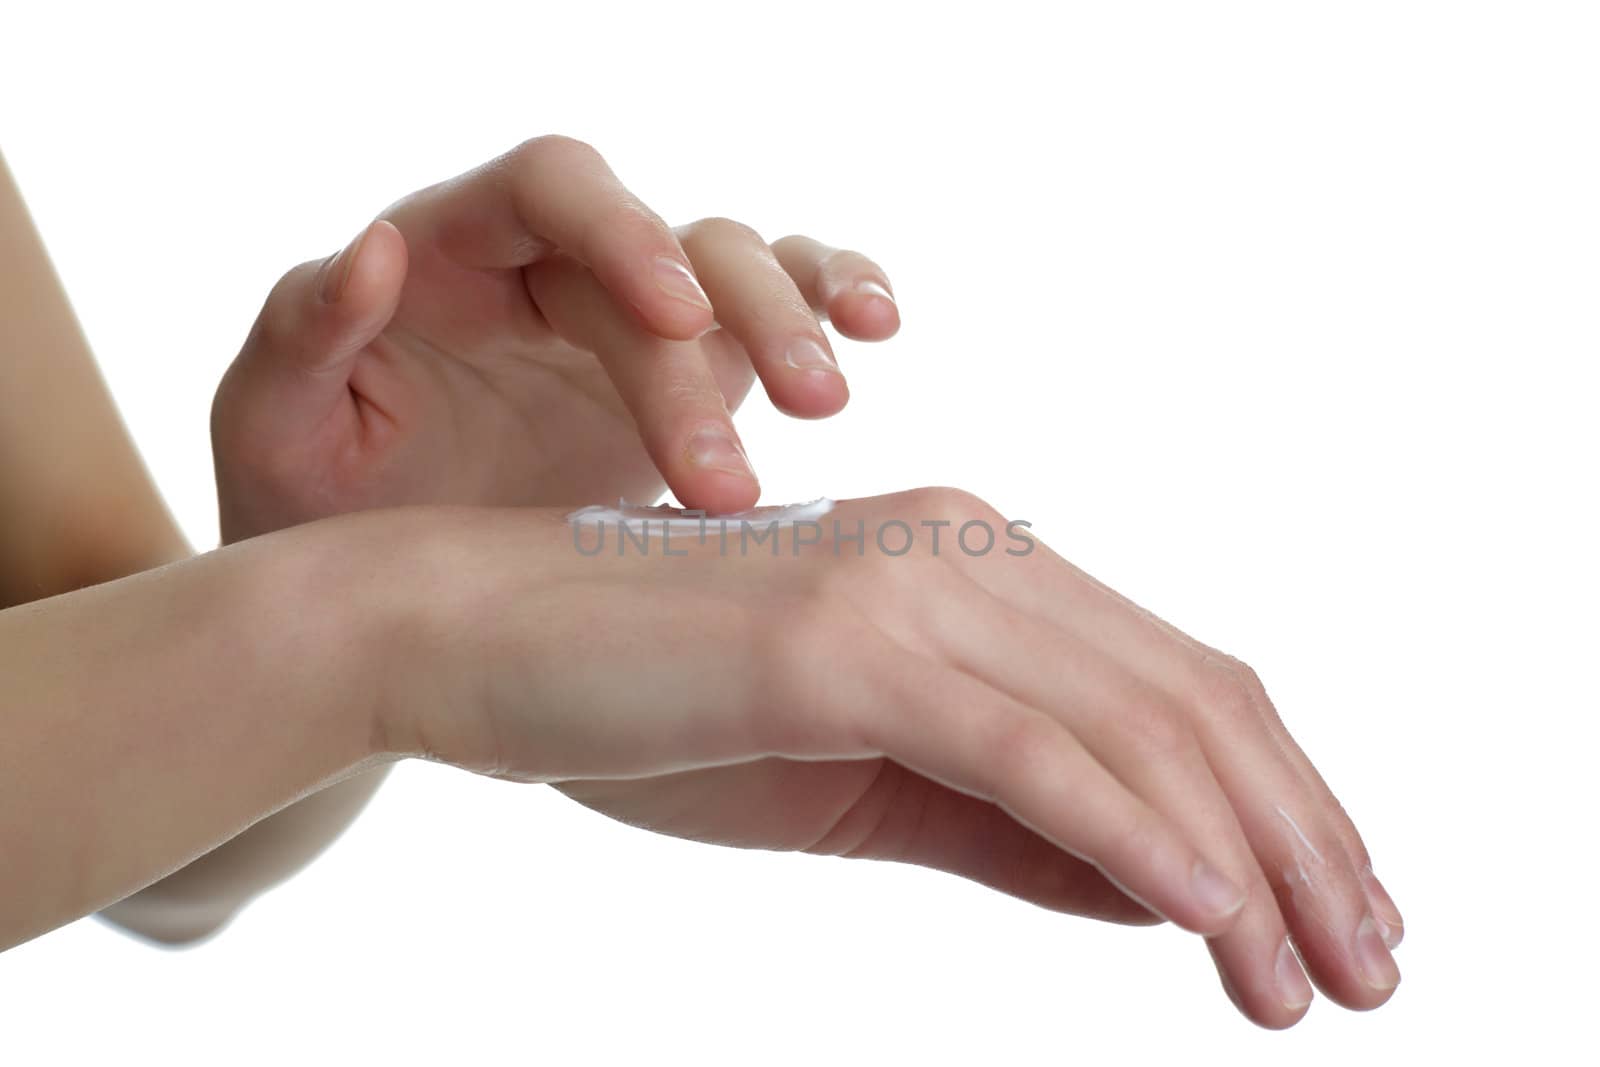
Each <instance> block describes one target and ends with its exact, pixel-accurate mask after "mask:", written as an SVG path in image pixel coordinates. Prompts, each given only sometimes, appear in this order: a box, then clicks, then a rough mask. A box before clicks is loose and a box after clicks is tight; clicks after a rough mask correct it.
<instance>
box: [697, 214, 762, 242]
mask: <svg viewBox="0 0 1600 1067" xmlns="http://www.w3.org/2000/svg"><path fill="white" fill-rule="evenodd" d="M689 232H690V235H691V237H693V238H698V239H700V240H711V241H716V242H722V243H740V244H759V245H763V246H764V245H766V241H764V240H763V239H762V237H761V234H759V233H757V232H756V229H755V227H753V226H751V225H749V224H748V223H744V222H740V221H738V220H737V219H730V218H726V217H724V216H721V215H712V216H710V217H708V218H703V219H699V220H698V221H696V222H693V223H691V224H690V225H689Z"/></svg>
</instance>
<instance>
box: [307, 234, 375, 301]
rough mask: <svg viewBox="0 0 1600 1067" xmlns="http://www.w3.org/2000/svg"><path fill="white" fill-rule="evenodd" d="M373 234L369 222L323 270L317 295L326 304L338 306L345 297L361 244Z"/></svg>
mask: <svg viewBox="0 0 1600 1067" xmlns="http://www.w3.org/2000/svg"><path fill="white" fill-rule="evenodd" d="M371 232H372V224H371V223H370V222H369V223H367V225H366V226H364V227H362V229H361V232H360V233H358V234H356V235H355V237H354V238H352V239H351V241H350V243H349V244H347V245H345V246H344V247H343V248H341V249H339V252H338V254H337V255H335V256H334V257H333V259H332V261H331V262H329V263H328V265H327V266H326V267H324V268H322V285H321V287H320V288H319V291H318V293H317V295H318V296H320V297H321V298H322V302H323V303H324V304H336V303H338V302H339V298H340V297H341V296H343V295H344V287H345V285H346V284H347V283H348V282H349V281H350V268H351V267H352V266H354V265H355V261H356V256H358V255H360V254H361V243H362V242H363V241H365V240H366V239H367V234H368V233H371Z"/></svg>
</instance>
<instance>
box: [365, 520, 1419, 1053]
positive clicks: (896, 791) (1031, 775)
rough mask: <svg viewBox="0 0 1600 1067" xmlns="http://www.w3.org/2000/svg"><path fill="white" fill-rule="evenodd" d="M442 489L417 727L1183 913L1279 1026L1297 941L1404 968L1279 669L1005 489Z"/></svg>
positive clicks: (698, 819) (1044, 885)
mask: <svg viewBox="0 0 1600 1067" xmlns="http://www.w3.org/2000/svg"><path fill="white" fill-rule="evenodd" d="M424 514H427V515H429V516H431V517H429V518H428V519H427V520H426V521H427V524H428V527H429V529H430V530H432V531H433V532H432V533H429V534H428V535H427V537H426V538H425V540H426V541H428V542H431V543H432V545H433V546H434V547H432V548H430V549H428V550H426V551H425V552H424V553H423V559H424V562H423V563H422V564H421V565H420V566H413V567H411V568H409V569H408V570H407V572H406V575H407V578H406V580H407V581H408V583H409V585H410V589H409V592H410V593H411V595H412V596H413V597H414V598H416V600H417V601H418V603H419V604H423V605H425V608H424V610H425V612H426V616H427V617H426V620H425V621H423V622H422V623H420V624H419V625H417V626H416V627H415V628H414V629H413V630H412V631H411V635H410V637H409V639H408V643H405V644H402V645H401V646H400V647H397V648H396V649H395V652H394V655H395V663H396V667H395V668H394V674H393V677H392V678H391V680H390V686H389V689H388V692H389V693H390V694H391V695H392V698H391V700H390V702H389V706H390V707H391V713H390V715H389V717H388V719H387V723H386V726H385V729H384V733H385V736H386V737H388V738H389V739H390V743H391V744H392V746H393V747H394V748H395V750H396V751H397V752H400V753H402V754H412V755H425V756H428V757H430V758H433V759H438V760H442V761H445V762H449V763H452V764H456V765H458V766H463V767H467V768H469V769H472V770H475V771H479V772H481V773H485V774H490V775H494V776H497V777H502V778H509V779H515V780H522V781H542V782H550V783H554V784H556V785H557V786H558V787H559V788H561V789H562V790H564V791H565V792H567V793H568V794H569V795H571V796H573V797H574V798H576V799H578V800H580V801H581V802H583V803H585V804H587V805H589V806H591V807H594V808H596V809H597V810H600V811H602V812H605V813H607V814H609V815H612V816H614V817H616V818H618V819H621V820H624V821H626V822H629V823H633V824H636V825H639V826H643V827H647V828H649V829H653V830H657V831H660V832H664V833H670V834H675V835H679V836H684V837H691V838H696V839H701V840H706V841H712V842H718V843H723V844H732V845H740V846H746V847H759V848H774V849H800V850H808V851H814V852H827V853H834V854H842V855H849V856H860V857H868V858H881V859H894V860H901V861H906V862H911V863H919V864H925V865H928V866H932V867H938V868H942V869H944V870H947V871H951V872H954V873H957V874H960V875H963V876H965V877H969V878H973V879H976V880H978V881H980V882H983V883H986V884H988V885H991V886H994V887H996V888H998V889H1001V890H1004V891H1006V892H1009V893H1013V894H1016V895H1018V896H1021V897H1024V898H1026V899H1029V900H1032V901H1034V902H1036V903H1038V904H1041V905H1043V906H1045V907H1049V908H1055V909H1059V910H1063V911H1069V912H1075V913H1081V914H1087V915H1093V916H1097V917H1101V918H1107V919H1111V920H1115V921H1126V922H1145V921H1151V920H1152V918H1153V917H1161V918H1166V919H1170V920H1172V921H1173V922H1175V923H1177V924H1178V925H1180V926H1182V927H1184V928H1186V929H1189V930H1194V931H1197V932H1200V933H1202V934H1205V935H1207V938H1208V945H1209V947H1210V949H1211V952H1212V954H1213V956H1214V958H1215V961H1216V963H1217V966H1218V969H1219V971H1220V973H1221V975H1222V979H1223V984H1224V986H1225V988H1226V989H1227V990H1228V992H1229V994H1230V996H1231V997H1232V998H1233V999H1234V1001H1235V1003H1236V1004H1238V1006H1239V1007H1240V1009H1241V1010H1242V1011H1243V1012H1244V1013H1245V1014H1246V1015H1247V1016H1248V1017H1249V1018H1251V1019H1252V1020H1254V1021H1256V1022H1257V1023H1259V1024H1261V1025H1264V1026H1270V1027H1281V1026H1287V1025H1290V1024H1292V1023H1293V1022H1295V1021H1296V1020H1297V1019H1298V1018H1299V1017H1300V1016H1301V1015H1302V1014H1303V1013H1304V1011H1305V1009H1306V1005H1307V1004H1308V1003H1309V1001H1310V1000H1311V988H1310V986H1309V985H1308V984H1307V982H1306V978H1305V972H1304V971H1303V970H1302V968H1301V965H1300V963H1299V962H1297V960H1296V955H1295V953H1294V951H1292V950H1291V948H1290V943H1289V940H1288V938H1289V937H1292V938H1293V942H1294V944H1295V946H1296V947H1297V948H1298V949H1299V955H1300V957H1301V958H1303V959H1304V961H1305V965H1306V968H1307V969H1309V971H1310V973H1311V975H1312V977H1313V978H1315V979H1316V981H1317V984H1318V985H1319V986H1320V987H1321V988H1322V989H1323V990H1324V991H1325V992H1326V993H1327V995H1328V996H1330V997H1331V998H1332V999H1333V1000H1335V1001H1337V1002H1339V1003H1340V1004H1343V1005H1346V1006H1348V1007H1352V1008H1361V1009H1364V1008H1372V1007H1375V1006H1377V1005H1378V1004H1381V1003H1383V1002H1384V1001H1385V1000H1387V999H1388V997H1389V996H1390V993H1391V991H1392V990H1393V988H1394V986H1395V985H1396V983H1397V982H1398V980H1399V974H1398V971H1397V970H1396V968H1395V964H1394V961H1393V958H1392V956H1391V955H1390V953H1389V950H1388V948H1387V947H1386V946H1385V941H1387V942H1388V943H1389V944H1390V945H1393V944H1395V943H1398V941H1399V938H1400V932H1401V926H1400V918H1399V915H1398V914H1397V913H1396V911H1395V909H1394V905H1393V903H1392V902H1391V901H1390V900H1389V898H1388V897H1387V895H1386V894H1385V893H1384V892H1383V890H1382V888H1381V887H1380V886H1379V885H1378V883H1377V881H1376V880H1375V879H1374V878H1373V877H1372V875H1371V871H1370V866H1369V859H1368V856H1367V853H1366V849H1365V847H1364V846H1363V845H1362V843H1361V838H1360V836H1359V835H1358V834H1357V832H1356V829H1355V827H1354V826H1353V825H1352V824H1351V822H1350V820H1349V818H1348V817H1347V816H1346V815H1345V813H1344V812H1343V810H1342V809H1341V808H1340V806H1339V804H1338V803H1337V801H1336V800H1335V799H1334V798H1333V795H1332V794H1331V793H1330V792H1329V791H1328V788H1327V787H1326V786H1325V785H1324V784H1323V782H1322V779H1321V778H1320V777H1319V776H1318V774H1317V772H1316V770H1315V768H1313V766H1312V765H1311V763H1310V761H1309V760H1308V759H1307V758H1306V757H1305V755H1304V753H1302V752H1301V751H1300V749H1299V748H1298V747H1297V746H1296V745H1295V743H1294V741H1293V740H1292V739H1291V738H1290V736H1289V734H1288V733H1287V731H1286V730H1285V729H1284V727H1283V724H1282V723H1281V722H1280V720H1279V719H1278V716H1277V714H1276V712H1275V711H1274V710H1273V707H1272V704H1271V702H1270V701H1269V700H1268V699H1267V696H1266V694H1265V692H1264V691H1263V690H1262V688H1261V685H1260V683H1259V681H1257V679H1256V677H1255V675H1254V674H1253V673H1252V672H1251V671H1250V669H1249V668H1248V667H1246V666H1244V665H1243V664H1242V663H1239V662H1238V661H1237V660H1234V659H1231V658H1230V657H1228V656H1225V655H1223V654H1221V653H1219V652H1217V651H1215V650H1213V649H1210V648H1207V647H1206V646H1204V645H1202V644H1200V643H1199V642H1197V641H1195V640H1193V639H1191V638H1188V637H1186V636H1184V635H1183V634H1181V633H1179V632H1178V631H1176V630H1174V629H1173V628H1172V627H1170V626H1168V625H1166V624H1165V623H1163V622H1161V621H1160V620H1159V619H1156V618H1155V617H1153V616H1152V615H1150V614H1149V613H1147V612H1145V611H1143V610H1141V609H1139V608H1138V607H1136V606H1135V605H1133V604H1131V603H1129V602H1128V601H1127V600H1125V599H1123V598H1121V597H1120V596H1118V595H1117V594H1115V593H1113V592H1112V591H1111V590H1109V589H1107V588H1105V587H1104V586H1102V585H1100V584H1098V583H1097V582H1095V581H1094V580H1093V579H1091V578H1089V577H1088V576H1087V575H1085V574H1084V573H1083V572H1081V571H1079V570H1077V569H1076V568H1074V567H1072V566H1071V565H1070V564H1068V563H1066V562H1065V561H1063V560H1062V559H1060V558H1059V557H1057V556H1055V555H1053V554H1052V553H1051V552H1050V551H1049V550H1048V549H1046V548H1045V547H1044V546H1043V545H1042V544H1038V543H1036V542H1033V541H1031V540H1028V539H1026V535H1025V534H1023V533H1022V532H1021V531H1020V529H1018V528H1016V527H1008V525H1007V523H1006V521H1005V519H1003V518H1002V517H1001V516H1000V515H998V514H997V513H996V512H995V511H994V510H993V509H991V508H989V507H988V506H987V505H985V504H984V503H982V502H981V501H979V500H977V499H975V498H972V497H970V496H968V495H966V494H963V493H958V492H955V491H951V490H921V491H916V492H911V493H903V494H899V495H897V496H891V497H881V498H875V499H868V500H858V501H851V502H847V503H844V504H842V505H840V506H839V507H838V508H837V509H836V510H835V511H834V512H833V513H832V514H830V515H828V516H826V517H825V518H823V519H822V520H820V525H819V528H818V529H817V530H815V531H811V530H809V529H808V528H804V527H802V528H801V529H802V530H803V531H804V532H803V533H800V532H795V531H791V532H788V533H782V534H780V535H778V537H777V538H776V539H775V540H774V539H772V538H768V539H767V540H765V541H761V542H753V543H752V542H750V541H749V540H748V539H743V540H741V537H740V532H739V530H738V529H737V528H735V529H734V530H733V531H731V532H730V535H729V540H728V541H727V543H726V547H724V545H723V543H722V542H721V539H720V538H719V537H718V535H717V533H716V530H715V527H713V530H712V533H711V535H710V537H709V539H708V541H707V543H705V544H700V543H699V539H698V538H697V536H696V535H695V534H694V533H692V532H690V533H685V532H684V531H682V530H674V531H672V533H671V534H670V540H669V541H667V542H666V543H665V544H664V543H663V541H662V537H661V534H660V532H659V529H658V530H657V532H656V533H655V534H654V535H653V536H651V537H650V540H649V551H648V552H647V553H641V552H640V550H639V549H638V547H637V545H636V544H635V543H634V542H633V541H631V540H630V541H627V542H621V541H619V538H618V533H617V530H616V528H615V527H612V528H611V529H609V530H607V531H606V533H607V537H606V539H605V540H604V542H603V547H602V548H601V550H600V551H599V552H597V553H596V554H594V555H586V554H584V551H589V550H593V549H594V547H595V545H596V543H597V536H598V531H597V530H596V529H594V528H583V529H580V530H579V531H577V538H576V540H575V536H574V531H573V530H571V529H569V527H568V525H567V524H566V523H565V522H564V521H563V520H562V517H561V515H560V514H559V513H552V512H549V511H501V512H454V511H445V512H442V513H438V512H435V513H424ZM896 520H898V523H899V525H897V523H896ZM835 523H837V525H835ZM758 529H759V527H758ZM879 531H882V532H881V534H880V532H879ZM858 532H859V535H860V536H859V539H857V534H858ZM839 534H842V535H843V536H842V537H840V536H838V535H839ZM880 537H881V539H880ZM797 541H798V542H800V543H799V544H797ZM806 542H814V543H806ZM619 544H621V545H622V548H621V550H620V554H619ZM580 545H581V546H582V548H583V550H584V551H580V550H579V546H580ZM908 545H909V547H907V546H908ZM902 550H904V551H903V554H897V555H892V554H890V553H896V552H902ZM969 553H970V554H969ZM466 693H471V694H473V696H472V698H471V699H467V698H466V697H465V696H464V695H463V694H466ZM1135 901H1137V903H1135Z"/></svg>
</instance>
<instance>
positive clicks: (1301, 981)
mask: <svg viewBox="0 0 1600 1067" xmlns="http://www.w3.org/2000/svg"><path fill="white" fill-rule="evenodd" d="M1272 971H1273V977H1274V978H1275V980H1276V981H1277V983H1278V999H1279V1000H1282V1001H1283V1006H1284V1007H1286V1008H1288V1009H1289V1010H1290V1011H1299V1010H1300V1009H1301V1008H1303V1007H1305V1006H1306V1005H1307V1004H1310V1003H1311V983H1310V982H1309V981H1308V980H1307V979H1306V972H1305V969H1304V968H1303V967H1301V966H1300V961H1299V960H1297V959H1295V955H1294V949H1292V948H1290V947H1289V941H1288V939H1287V938H1285V939H1284V942H1283V944H1281V945H1279V946H1278V958H1277V960H1276V962H1274V963H1273V965H1272Z"/></svg>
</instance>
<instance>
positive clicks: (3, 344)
mask: <svg viewBox="0 0 1600 1067" xmlns="http://www.w3.org/2000/svg"><path fill="white" fill-rule="evenodd" d="M0 515H3V516H5V520H4V522H0V607H6V606H9V605H12V604H20V603H24V602H26V601H30V600H38V599H42V598H44V597H49V596H54V595H56V594H57V593H64V592H67V591H69V590H72V589H77V588H81V587H83V586H87V585H94V584H96V583H98V582H105V581H110V580H111V579H113V578H120V577H122V576H123V575H126V574H133V573H135V572H137V571H141V570H145V569H147V568H150V567H155V566H159V565H160V564H163V563H168V562H170V561H172V560H175V559H181V558H183V557H184V556H187V555H188V554H189V546H188V544H187V543H186V542H185V541H184V538H183V536H182V535H181V534H180V533H179V531H178V528H177V526H176V524H175V523H174V522H173V521H172V517H171V516H170V515H169V514H168V512H167V509H166V507H165V505H164V504H163V503H162V501H161V498H160V495H159V494H158V493H157V491H156V488H155V485H154V484H153V483H152V482H151V480H150V476H149V474H148V473H147V472H146V470H145V468H144V465H143V463H142V462H141V461H140V459H139V455H138V453H137V452H136V451H135V449H134V447H133V442H132V441H131V440H130V439H129V437H128V433H127V430H126V429H125V428H124V426H123V425H122V421H121V419H120V418H119V417H118V415H117V411H116V406H115V405H114V404H113V402H112V400H111V395H110V393H109V391H108V390H107V389H106V385H105V382H104V381H103V380H102V379H101V377H100V372H99V370H98V368H97V367H96V366H95V363H94V359H93V357H92V356H91V355H90V354H89V347H88V344H87V343H86V342H85V340H84V337H83V333H82V331H81V330H80V329H79V328H78V323H77V320H76V318H75V317H74V316H73V313H72V308H71V306H70V305H69V303H68V302H67V296H66V293H65V292H64V291H63V290H62V288H61V284H60V282H59V280H58V279H57V278H56V274H55V271H54V270H53V269H52V268H51V265H50V261H49V258H48V257H47V256H46V254H45V249H44V244H43V242H42V241H41V240H40V239H39V235H38V233H37V232H36V231H35V230H34V227H33V223H32V220H31V219H29V217H28V213H27V211H26V209H25V208H24V206H23V203H22V198H21V195H20V194H19V193H18V191H17V189H16V186H15V185H14V184H13V182H12V181H11V176H10V173H9V172H8V171H7V169H6V167H5V163H4V161H3V160H0Z"/></svg>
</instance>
